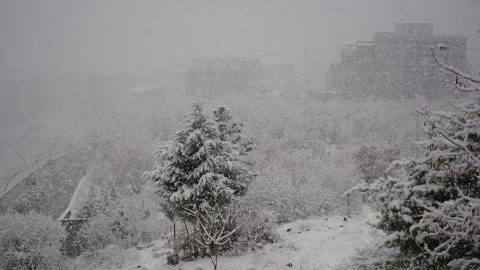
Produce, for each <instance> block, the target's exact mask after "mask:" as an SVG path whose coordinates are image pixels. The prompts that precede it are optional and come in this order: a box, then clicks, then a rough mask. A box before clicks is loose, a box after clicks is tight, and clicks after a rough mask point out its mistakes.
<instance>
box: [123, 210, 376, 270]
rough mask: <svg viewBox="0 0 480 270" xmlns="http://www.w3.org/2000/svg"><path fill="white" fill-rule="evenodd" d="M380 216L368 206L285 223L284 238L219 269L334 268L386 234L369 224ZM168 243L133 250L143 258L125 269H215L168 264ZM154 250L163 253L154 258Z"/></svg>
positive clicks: (206, 264) (204, 262)
mask: <svg viewBox="0 0 480 270" xmlns="http://www.w3.org/2000/svg"><path fill="white" fill-rule="evenodd" d="M378 215H379V213H378V212H375V211H373V210H371V209H370V208H367V207H365V208H364V209H363V210H362V212H361V214H359V215H357V216H353V217H352V218H348V219H347V221H345V220H344V217H342V216H330V217H328V218H327V217H322V218H316V219H308V220H299V221H295V222H293V223H289V224H285V225H282V226H280V227H279V228H278V230H277V232H278V234H279V236H280V238H281V239H282V241H280V242H278V243H273V244H269V245H267V246H265V247H264V249H262V250H257V251H254V252H251V253H248V254H245V255H242V256H233V257H225V256H224V257H219V259H218V269H219V270H237V269H238V270H246V269H256V270H259V269H265V270H278V269H292V270H293V269H303V270H308V269H312V270H313V269H333V268H335V267H336V266H338V265H340V264H341V263H342V262H344V261H346V260H348V258H349V257H350V256H352V255H354V254H355V251H356V249H358V248H361V247H363V246H365V245H367V244H371V243H374V242H377V241H378V240H380V239H381V238H383V237H384V233H383V232H382V231H379V230H377V229H375V228H373V227H372V226H371V225H369V224H368V223H370V224H372V223H376V222H378V219H377V216H378ZM288 229H290V230H289V231H287V230H288ZM166 242H167V240H162V239H159V240H156V241H154V244H155V245H154V246H153V247H150V248H147V249H144V250H141V251H138V250H135V249H131V250H132V252H139V254H140V256H141V258H142V259H141V261H140V262H138V263H136V264H134V265H131V266H129V267H126V268H124V270H127V269H128V270H130V269H149V270H169V269H175V270H179V269H183V270H190V269H191V270H194V269H196V268H197V266H201V267H202V268H203V269H204V270H211V269H213V265H212V263H211V261H210V259H209V258H203V259H199V260H196V261H192V262H180V263H179V264H178V265H176V266H172V265H167V259H166V253H167V251H171V250H169V249H166V248H165V247H164V246H165V243H166ZM154 253H156V254H158V255H160V254H162V253H163V254H162V255H161V256H160V257H159V258H153V254H154ZM158 255H157V256H158ZM290 263H291V266H290Z"/></svg>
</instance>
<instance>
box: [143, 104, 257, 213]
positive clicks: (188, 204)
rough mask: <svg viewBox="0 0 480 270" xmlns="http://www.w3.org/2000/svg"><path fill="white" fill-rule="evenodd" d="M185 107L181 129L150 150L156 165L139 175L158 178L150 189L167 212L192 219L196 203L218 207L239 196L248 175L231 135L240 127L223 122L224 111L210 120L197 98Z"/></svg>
mask: <svg viewBox="0 0 480 270" xmlns="http://www.w3.org/2000/svg"><path fill="white" fill-rule="evenodd" d="M191 110H192V111H191V113H190V114H188V115H187V116H186V118H185V120H184V124H185V126H184V128H183V129H182V130H181V131H178V132H176V133H175V134H174V135H173V137H172V140H170V141H168V142H167V143H166V144H164V145H162V146H161V147H160V148H159V149H158V150H157V151H156V152H155V154H156V156H157V158H158V164H157V166H156V168H155V169H154V170H152V171H150V172H147V173H145V177H146V179H149V180H152V181H154V182H156V183H158V188H157V189H156V193H157V194H158V195H160V197H162V198H163V199H164V200H165V201H167V202H168V204H167V208H168V209H167V210H168V211H169V212H173V213H175V215H176V216H177V217H179V218H181V219H182V220H183V221H190V222H193V221H194V217H193V216H192V215H191V213H192V212H195V211H201V209H202V207H201V206H202V204H206V203H209V202H210V203H211V202H213V201H215V200H217V204H218V206H219V207H220V208H224V207H227V206H228V205H229V204H230V203H231V202H232V200H233V199H234V197H236V196H242V195H244V194H245V192H246V191H247V188H248V184H249V183H250V181H251V179H252V177H253V175H252V174H251V173H250V172H248V170H247V169H245V168H244V167H243V165H242V162H241V159H240V147H241V146H240V145H239V142H240V140H238V137H234V135H235V134H237V133H239V131H240V129H239V128H238V126H236V125H233V126H232V125H229V124H228V122H229V121H230V119H231V118H230V116H229V114H228V110H225V109H219V110H217V111H216V113H215V117H216V119H215V120H216V121H215V120H212V119H211V117H209V116H208V115H207V114H206V113H205V104H204V102H203V101H202V100H200V99H197V100H196V101H195V102H194V103H192V104H191ZM216 190H221V193H220V194H215V191H216Z"/></svg>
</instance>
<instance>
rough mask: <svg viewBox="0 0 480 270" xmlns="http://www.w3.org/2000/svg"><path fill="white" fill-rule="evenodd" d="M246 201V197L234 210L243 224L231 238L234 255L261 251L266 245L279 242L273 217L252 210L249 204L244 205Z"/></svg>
mask: <svg viewBox="0 0 480 270" xmlns="http://www.w3.org/2000/svg"><path fill="white" fill-rule="evenodd" d="M247 200H249V197H248V196H247V197H246V198H244V199H243V200H242V202H240V203H239V205H238V208H237V210H236V212H237V213H236V214H237V218H238V219H239V220H242V222H243V225H242V227H240V230H239V231H238V232H237V233H236V234H235V235H234V236H233V237H234V238H235V240H234V245H233V251H234V253H236V254H241V253H243V252H249V251H251V250H257V249H262V248H263V247H264V246H265V245H266V244H269V243H274V242H276V241H279V240H280V238H279V236H278V235H277V233H276V232H275V230H276V228H277V224H276V223H275V221H276V217H275V215H274V214H273V213H271V212H266V211H262V210H261V209H252V208H251V206H252V205H251V204H248V203H245V202H246V201H247Z"/></svg>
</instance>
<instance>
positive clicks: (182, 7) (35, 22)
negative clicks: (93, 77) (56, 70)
mask: <svg viewBox="0 0 480 270" xmlns="http://www.w3.org/2000/svg"><path fill="white" fill-rule="evenodd" d="M478 14H480V1H478V0H462V1H446V0H444V1H434V0H430V1H428V0H421V1H415V0H404V1H382V0H366V1H352V0H350V1H290V0H280V1H261V0H258V1H257V0H248V1H184V0H181V1H50V0H47V1H9V0H7V1H2V2H1V3H0V68H31V67H61V68H68V69H71V68H73V69H81V68H89V67H106V66H115V67H123V68H135V67H139V66H141V65H142V64H145V63H151V62H162V61H165V59H166V58H167V59H168V58H172V57H180V58H195V57H225V56H230V57H231V56H262V55H271V54H302V53H303V51H304V48H305V44H306V43H308V46H309V49H310V57H311V60H313V61H317V60H321V61H324V62H325V63H326V62H331V61H333V60H335V59H336V58H338V57H339V54H340V50H339V46H340V43H341V42H343V41H347V40H351V39H356V38H365V39H368V38H371V37H372V34H373V32H375V31H378V32H386V31H392V30H393V28H394V25H393V23H395V22H434V23H436V24H435V33H436V34H463V35H466V36H467V37H468V43H467V48H469V49H478V44H480V36H479V35H478V32H477V29H478V24H476V23H478V21H479V19H478V18H479V17H478ZM469 54H471V52H469ZM477 57H478V56H477ZM467 58H468V57H467Z"/></svg>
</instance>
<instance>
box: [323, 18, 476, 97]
mask: <svg viewBox="0 0 480 270" xmlns="http://www.w3.org/2000/svg"><path fill="white" fill-rule="evenodd" d="M466 43H467V38H466V37H465V36H463V35H434V34H433V23H396V24H395V32H377V33H375V34H374V37H373V40H353V41H350V42H344V43H342V51H341V60H340V63H332V64H330V69H329V70H328V71H327V88H330V89H332V90H337V91H339V92H340V93H341V94H342V95H343V96H346V97H355V96H377V97H386V98H400V97H404V98H411V97H413V96H414V95H415V94H421V95H426V96H428V97H436V96H439V95H442V94H445V93H446V91H447V90H448V87H449V85H450V83H451V80H452V79H451V78H448V76H446V75H444V74H440V73H439V72H438V71H437V69H438V68H437V67H436V66H435V65H434V63H433V62H432V59H433V58H432V55H431V50H430V49H429V47H430V46H433V47H436V46H437V45H438V44H443V45H445V47H446V48H447V49H446V50H439V49H438V48H436V49H434V52H435V55H437V56H438V57H439V58H440V59H441V60H442V61H443V60H446V61H448V63H451V64H452V65H454V66H455V67H457V68H459V69H460V70H466V68H467V63H466Z"/></svg>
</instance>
